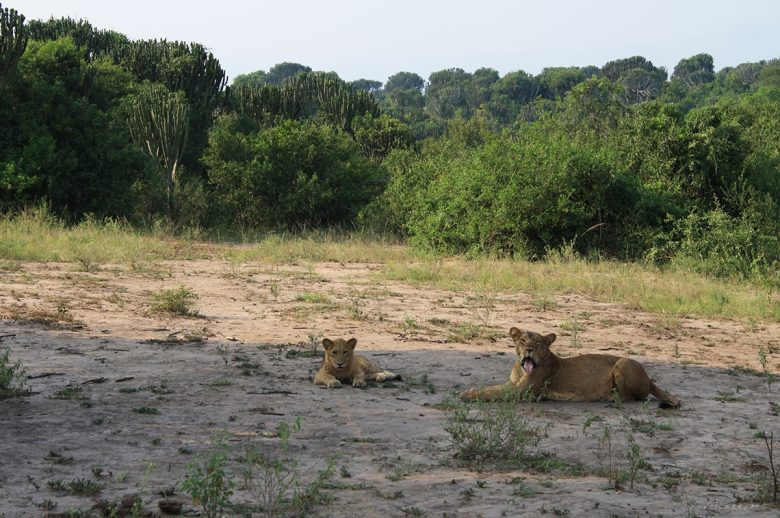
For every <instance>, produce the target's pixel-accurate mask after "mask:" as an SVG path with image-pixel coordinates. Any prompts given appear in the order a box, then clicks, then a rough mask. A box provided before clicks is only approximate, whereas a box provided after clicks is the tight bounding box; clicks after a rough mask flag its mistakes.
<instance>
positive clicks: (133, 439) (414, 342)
mask: <svg viewBox="0 0 780 518" xmlns="http://www.w3.org/2000/svg"><path fill="white" fill-rule="evenodd" d="M380 269H381V266H380V265H365V264H364V265H342V264H334V263H328V264H316V265H288V266H281V267H279V266H269V265H259V264H243V265H234V264H228V263H225V262H222V261H186V262H171V263H164V264H160V265H156V266H150V265H146V266H139V265H135V269H132V268H130V267H108V266H103V267H102V268H101V269H100V270H99V271H95V272H82V271H78V270H77V269H76V266H74V265H71V264H52V263H49V264H41V263H30V264H22V265H21V266H20V268H19V269H17V270H8V269H7V270H4V271H0V315H2V320H0V336H1V337H2V338H0V340H2V343H0V346H3V347H6V346H7V347H9V348H10V350H11V358H12V360H17V359H19V360H21V361H22V362H23V363H24V365H25V366H26V368H27V374H28V376H30V377H31V379H29V380H28V387H29V388H30V389H31V390H32V394H30V395H28V396H26V397H18V398H12V399H6V400H0V515H2V514H3V513H4V515H5V516H8V517H16V516H45V515H46V513H47V511H45V510H42V509H41V508H40V507H39V506H40V505H41V504H42V503H43V502H46V501H47V500H48V501H50V502H52V503H56V504H57V506H56V508H55V509H54V510H53V511H49V516H53V515H55V514H56V513H63V512H66V511H68V510H72V509H80V510H88V509H90V508H91V507H92V506H93V505H94V504H95V502H96V501H98V500H99V499H105V500H109V501H116V500H117V499H119V498H121V497H122V496H123V495H127V494H131V493H137V494H139V495H140V496H141V497H142V499H143V502H144V506H145V508H146V509H147V510H149V511H155V512H159V511H157V504H158V501H159V500H160V499H161V498H162V497H161V496H159V493H160V492H161V491H164V490H165V489H166V488H170V487H171V486H176V495H175V496H174V497H173V498H178V499H179V500H180V501H181V502H182V503H183V504H184V509H185V512H189V513H190V514H192V513H194V512H195V510H196V509H198V508H197V507H196V506H194V505H193V503H192V501H191V500H190V499H189V498H188V496H187V495H186V494H184V492H183V491H182V490H181V482H182V480H183V478H184V473H185V465H186V464H187V463H188V462H190V461H192V460H193V459H194V458H197V455H198V453H199V452H202V451H204V450H206V449H207V448H208V446H209V441H210V436H211V434H212V433H214V432H217V431H219V430H225V431H227V437H228V443H229V445H230V446H231V448H232V450H233V452H234V454H233V455H232V456H231V466H232V468H231V469H232V470H233V472H234V473H237V470H238V465H237V464H236V462H235V459H236V458H237V457H238V456H239V452H241V451H243V449H245V448H247V447H249V446H252V445H256V446H257V445H259V446H260V447H262V448H266V449H268V448H274V447H276V446H277V445H278V441H279V439H278V438H277V437H275V436H274V434H273V433H272V432H273V431H274V430H275V428H276V424H277V423H278V422H280V421H286V422H293V421H294V420H295V418H296V417H300V418H301V425H302V427H301V431H300V432H298V433H296V434H295V435H294V436H293V439H292V441H291V451H292V452H293V453H294V454H295V455H299V456H300V466H301V468H302V470H303V472H304V473H313V472H315V471H317V470H319V469H323V468H324V467H325V466H326V464H327V462H328V459H330V458H332V457H334V456H339V457H338V458H339V460H338V461H337V464H336V466H337V469H336V471H335V474H334V476H333V482H334V484H333V487H332V488H331V489H328V490H327V492H328V493H330V494H331V495H332V496H333V497H334V500H333V502H332V503H330V504H327V505H323V506H320V507H318V508H317V509H316V514H317V515H319V516H380V515H384V516H463V517H466V516H502V515H503V516H522V515H525V516H538V515H540V514H545V513H546V514H549V515H550V516H681V515H688V516H710V515H712V516H747V515H756V516H777V514H778V509H777V507H771V506H767V505H765V504H757V503H752V502H753V501H754V499H755V498H757V495H758V490H759V488H760V487H761V485H762V483H763V482H762V481H763V480H765V479H766V477H767V473H768V472H767V469H766V467H765V465H766V463H767V460H768V455H767V453H766V447H765V444H764V441H763V440H762V439H761V438H760V437H759V436H758V435H757V433H758V432H760V431H761V430H767V431H772V430H773V431H774V432H776V433H775V438H776V439H777V438H778V436H780V426H778V425H780V418H778V417H777V413H778V407H777V406H775V404H777V403H780V396H778V393H780V382H778V383H777V384H776V385H774V386H772V387H771V389H772V391H770V390H769V387H768V384H767V380H766V377H764V376H761V369H762V367H761V365H760V363H759V355H758V353H757V351H758V348H759V347H764V348H767V349H769V350H770V354H769V356H768V366H769V368H770V369H771V370H772V371H773V372H775V373H777V372H779V371H780V339H779V338H778V337H780V325H778V324H764V323H760V322H759V323H755V322H741V321H736V320H697V319H678V318H674V317H668V316H663V315H660V316H659V315H651V314H646V313H642V312H638V311H636V310H633V309H629V308H624V307H620V306H617V305H612V304H603V303H597V302H593V301H591V300H588V299H587V298H584V297H582V296H579V295H576V294H567V295H561V296H558V297H557V298H556V299H555V300H552V299H549V300H538V299H534V298H533V297H531V296H529V295H525V294H513V293H495V294H489V295H485V294H470V293H462V292H449V291H442V290H432V289H425V288H417V287H413V286H409V285H405V284H401V283H396V282H387V281H384V280H382V279H381V277H380V276H378V275H377V272H378V271H379V270H380ZM181 285H185V286H188V287H190V288H191V289H192V290H193V291H194V292H196V293H197V295H198V297H199V298H198V300H197V302H196V307H197V310H198V312H199V316H197V317H188V318H184V317H174V316H170V315H160V314H151V313H149V311H148V309H149V301H150V296H151V294H152V293H153V292H156V291H158V290H160V289H161V288H174V287H178V286H181ZM36 320H37V321H38V323H35V322H34V321H36ZM513 325H517V326H520V327H525V328H527V329H531V330H536V331H540V332H545V333H547V332H555V333H557V334H558V336H559V338H558V340H557V342H556V343H555V350H556V351H557V352H558V353H559V354H561V355H563V356H572V355H575V354H581V353H586V352H602V351H608V352H610V353H612V354H622V355H627V356H631V357H634V358H636V359H638V360H640V361H641V362H642V363H643V364H644V365H645V367H646V368H647V370H648V372H649V373H650V375H651V377H653V378H654V379H655V381H656V382H657V383H658V384H659V385H660V386H661V387H663V388H665V389H666V390H668V391H670V392H672V393H673V394H675V395H677V396H678V397H679V398H680V399H681V400H682V401H683V407H682V409H680V410H679V411H660V410H658V409H657V408H656V404H655V402H652V404H651V405H648V404H642V403H640V402H630V403H625V404H624V405H623V407H622V408H616V407H615V406H614V405H610V404H607V403H557V402H541V403H535V404H527V405H526V406H525V407H524V412H526V413H527V415H528V416H529V417H530V418H531V419H532V421H533V422H534V423H538V424H540V425H542V424H549V430H548V436H547V437H546V438H545V439H544V440H543V441H542V442H541V443H540V445H539V450H540V451H544V452H549V453H550V454H552V455H554V456H555V457H556V458H557V459H560V460H561V461H562V462H563V463H565V464H566V465H568V466H574V467H575V468H576V469H562V470H556V471H553V472H541V473H540V472H527V471H522V470H516V471H510V472H503V471H496V470H492V469H490V468H489V467H488V468H485V470H484V471H482V472H476V471H472V470H469V469H466V468H463V467H459V465H458V462H457V459H455V458H454V457H453V455H454V454H455V448H454V447H453V446H452V444H451V443H450V441H449V435H448V434H447V433H446V432H444V430H443V427H442V426H443V423H444V421H445V419H446V415H447V414H446V413H445V412H444V411H442V410H441V409H440V407H439V406H438V404H439V403H441V402H442V401H443V400H444V399H445V397H447V395H448V394H451V393H453V392H454V391H457V390H462V389H464V388H468V387H473V386H479V385H485V384H496V383H500V382H503V381H504V380H505V379H506V378H507V376H508V373H509V370H510V369H511V366H512V363H513V361H514V356H513V350H512V349H510V348H509V346H510V340H509V338H508V337H507V336H506V330H507V329H508V328H509V327H510V326H513ZM323 336H327V337H331V338H336V337H349V336H355V337H357V339H358V349H359V352H361V353H362V354H364V355H365V356H367V357H369V358H370V359H372V360H374V361H376V362H377V363H379V364H380V365H382V366H383V367H385V368H387V369H390V370H392V371H394V372H398V373H401V374H402V375H403V378H404V380H403V381H400V382H394V383H393V384H392V385H391V386H389V387H383V386H373V387H369V388H367V389H365V390H360V389H355V388H352V387H344V388H341V389H335V390H326V389H322V388H319V387H316V386H314V385H313V383H312V382H311V377H312V375H313V373H314V372H315V371H316V369H317V368H318V366H319V362H320V360H319V359H318V358H317V357H313V356H311V355H308V354H307V352H308V351H310V350H311V343H314V342H318V341H319V340H320V339H321V338H322V337H323ZM67 387H71V388H72V387H77V388H80V389H81V392H80V393H76V394H75V395H74V397H73V398H72V399H57V398H56V396H57V394H63V393H62V392H61V391H62V390H63V389H66V388H67ZM142 408H155V409H157V411H158V412H159V413H158V414H144V413H139V412H138V410H139V409H142ZM629 419H634V420H635V422H637V423H640V424H641V423H644V424H645V426H643V427H642V426H637V429H636V430H634V431H633V435H634V436H635V437H636V439H637V441H638V442H639V444H640V446H641V455H642V456H643V457H644V459H645V460H646V462H647V463H648V466H647V468H646V469H643V470H641V471H640V472H639V476H638V479H637V483H636V485H635V487H634V489H633V490H630V489H629V488H628V487H622V488H620V489H614V488H611V487H610V485H609V483H608V481H607V478H605V476H603V473H604V467H605V460H604V450H603V449H602V450H601V453H600V450H599V439H598V437H599V436H600V435H601V434H602V433H603V430H604V427H605V426H606V425H609V426H611V427H612V429H613V434H614V437H615V445H614V450H615V453H614V459H613V462H614V463H615V465H617V466H623V465H625V464H626V462H627V461H626V459H625V451H626V446H625V440H626V434H627V430H631V428H630V427H629V428H626V427H625V424H626V423H627V422H628V420H629ZM586 422H589V423H591V426H589V427H586V426H585V424H586ZM600 459H601V460H600ZM779 460H780V459H775V462H776V463H778V461H779ZM583 473H585V474H583ZM97 475H99V476H97ZM347 475H349V476H348V477H347ZM307 477H308V476H307V475H305V474H304V475H303V478H304V479H305V480H306V479H308V478H307ZM78 478H84V479H89V480H95V481H97V482H98V483H99V484H101V486H102V490H101V492H100V493H99V495H97V496H93V497H83V496H73V495H68V494H66V492H63V491H55V490H54V489H52V488H51V487H50V486H51V484H49V482H52V481H57V480H59V481H62V482H64V483H67V482H68V481H72V480H74V479H78ZM239 485H240V484H239ZM233 500H234V501H244V502H248V501H249V495H248V494H247V493H246V492H245V491H241V490H240V489H236V493H235V495H234V497H233Z"/></svg>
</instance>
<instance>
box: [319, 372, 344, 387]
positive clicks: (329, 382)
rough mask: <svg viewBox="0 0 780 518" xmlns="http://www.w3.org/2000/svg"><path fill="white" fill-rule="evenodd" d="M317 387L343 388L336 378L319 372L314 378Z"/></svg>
mask: <svg viewBox="0 0 780 518" xmlns="http://www.w3.org/2000/svg"><path fill="white" fill-rule="evenodd" d="M314 384H315V385H325V386H326V387H328V388H337V387H340V386H341V382H340V381H339V380H337V379H336V377H335V376H331V375H330V374H328V373H327V372H318V373H317V374H316V375H315V376H314Z"/></svg>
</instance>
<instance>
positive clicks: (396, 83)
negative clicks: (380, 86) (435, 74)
mask: <svg viewBox="0 0 780 518" xmlns="http://www.w3.org/2000/svg"><path fill="white" fill-rule="evenodd" d="M424 87H425V80H424V79H423V78H422V77H420V76H419V75H418V74H415V73H414V72H398V73H397V74H393V75H392V76H390V77H388V78H387V82H386V83H385V91H388V92H394V91H397V90H417V91H418V92H420V93H422V89H423V88H424Z"/></svg>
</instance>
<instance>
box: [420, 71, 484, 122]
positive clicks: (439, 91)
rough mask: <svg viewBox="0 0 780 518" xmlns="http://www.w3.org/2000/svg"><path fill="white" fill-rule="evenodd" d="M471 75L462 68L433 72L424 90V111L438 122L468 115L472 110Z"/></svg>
mask: <svg viewBox="0 0 780 518" xmlns="http://www.w3.org/2000/svg"><path fill="white" fill-rule="evenodd" d="M471 78H472V75H471V74H469V73H468V72H466V71H465V70H463V69H462V68H450V69H447V70H440V71H438V72H433V73H432V74H431V75H430V77H428V87H427V88H426V90H425V111H426V112H427V113H428V115H430V117H431V118H432V119H435V120H437V121H439V122H441V121H446V120H447V119H451V118H453V117H455V115H456V114H458V115H461V116H463V117H469V116H470V115H471V113H472V112H473V108H474V107H473V106H472V105H471V103H470V101H471V100H472V98H473V95H472V85H471Z"/></svg>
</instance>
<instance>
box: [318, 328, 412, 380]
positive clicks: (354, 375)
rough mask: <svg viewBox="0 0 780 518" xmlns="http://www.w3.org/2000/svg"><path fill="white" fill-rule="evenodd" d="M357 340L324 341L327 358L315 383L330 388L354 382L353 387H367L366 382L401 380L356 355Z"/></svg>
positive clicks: (323, 360) (324, 359) (326, 339)
mask: <svg viewBox="0 0 780 518" xmlns="http://www.w3.org/2000/svg"><path fill="white" fill-rule="evenodd" d="M356 345H357V340H356V339H354V338H350V339H349V340H342V339H341V338H338V339H336V340H329V339H328V338H325V339H323V340H322V346H323V347H324V348H325V357H324V358H323V359H322V366H321V367H320V370H319V371H318V372H317V374H316V375H315V376H314V383H315V384H317V385H325V386H326V387H328V388H335V387H340V386H341V382H342V381H343V382H349V381H351V382H352V386H353V387H365V386H366V380H371V381H380V382H381V381H386V380H394V379H400V376H398V375H396V374H393V373H392V372H390V371H386V370H383V369H380V368H379V367H377V366H376V365H374V364H373V363H371V362H370V361H368V360H366V359H365V358H363V357H362V356H357V355H355V346H356Z"/></svg>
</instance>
